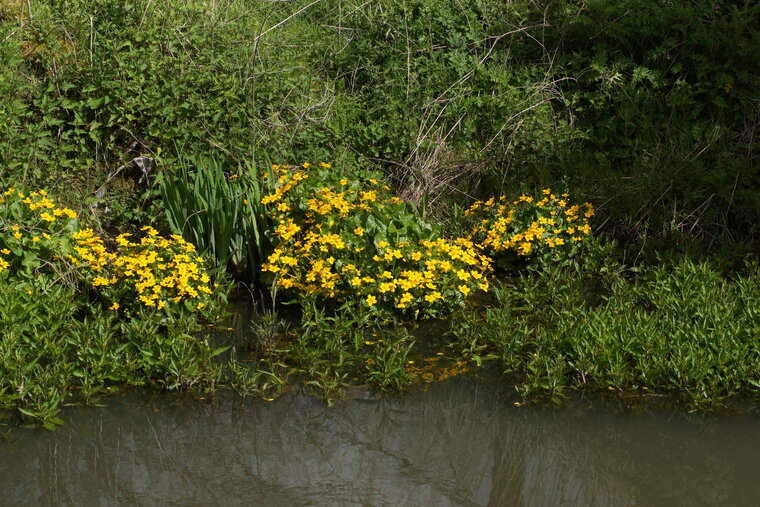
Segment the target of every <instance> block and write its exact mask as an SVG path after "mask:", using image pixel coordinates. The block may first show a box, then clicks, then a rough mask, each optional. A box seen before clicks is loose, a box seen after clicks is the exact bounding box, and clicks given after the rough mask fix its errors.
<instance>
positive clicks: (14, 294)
mask: <svg viewBox="0 0 760 507" xmlns="http://www.w3.org/2000/svg"><path fill="white" fill-rule="evenodd" d="M0 329H2V331H1V332H0V410H3V411H5V410H9V409H18V410H19V411H20V412H21V413H22V414H24V415H26V416H29V417H31V418H33V419H35V420H37V421H39V422H40V423H41V424H42V425H43V426H44V427H45V428H48V429H53V428H54V427H55V426H56V425H60V424H62V423H63V421H62V420H61V419H60V418H59V417H58V415H57V414H58V413H59V411H60V410H61V407H62V406H63V405H64V404H67V403H80V402H85V403H92V402H94V401H95V400H97V399H98V397H99V396H101V395H104V394H107V393H109V392H112V391H114V390H115V389H118V388H120V387H121V386H124V385H150V386H155V387H157V388H162V389H169V390H178V389H182V390H194V391H199V392H205V391H207V390H213V389H215V388H216V386H217V384H218V382H219V378H220V375H221V367H220V366H219V365H217V364H216V363H215V362H214V361H213V360H212V358H213V357H214V355H216V354H218V353H219V352H220V351H219V350H214V349H212V348H211V347H210V346H209V345H208V343H207V342H206V341H205V340H203V339H199V338H196V337H193V336H191V335H190V334H188V333H195V332H197V331H198V330H199V326H198V325H197V323H196V321H195V319H191V318H183V319H180V320H177V321H167V320H165V319H161V317H160V315H157V314H155V313H152V314H151V313H142V314H139V315H135V316H133V317H132V318H129V319H124V318H122V319H120V318H119V317H118V316H117V314H115V313H113V312H108V311H107V310H106V309H105V308H103V307H102V306H100V305H92V304H89V302H88V301H87V300H86V299H84V298H82V296H81V294H78V293H77V292H76V291H75V289H74V288H71V287H65V286H61V285H56V286H52V287H50V288H49V289H47V290H45V291H42V290H34V291H32V290H30V291H29V292H27V291H24V290H19V289H18V288H17V287H16V286H15V285H14V284H13V283H12V281H10V280H8V279H3V278H0Z"/></svg>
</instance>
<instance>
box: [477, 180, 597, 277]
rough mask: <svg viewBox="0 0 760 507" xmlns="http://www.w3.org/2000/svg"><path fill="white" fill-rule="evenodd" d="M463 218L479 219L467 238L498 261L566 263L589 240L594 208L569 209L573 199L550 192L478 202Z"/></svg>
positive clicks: (546, 190)
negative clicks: (515, 257)
mask: <svg viewBox="0 0 760 507" xmlns="http://www.w3.org/2000/svg"><path fill="white" fill-rule="evenodd" d="M464 214H465V216H470V217H472V218H473V219H474V220H475V226H474V227H473V229H472V232H471V234H470V236H469V239H470V240H471V241H473V242H476V243H477V244H478V245H480V246H481V247H482V248H483V249H485V251H486V252H487V253H488V254H489V255H490V256H491V257H492V258H495V259H497V260H501V259H508V258H509V256H510V255H512V256H517V257H518V258H524V259H526V260H531V261H536V262H537V263H538V264H539V265H544V266H545V265H548V264H549V263H551V264H554V265H556V264H562V263H566V262H569V261H570V260H572V259H573V258H574V257H575V256H577V255H578V254H579V253H580V251H581V248H582V247H583V244H584V243H585V241H586V240H587V239H588V238H589V237H590V235H591V226H590V225H589V222H588V220H589V218H591V217H592V216H594V206H593V205H592V204H591V203H589V202H586V203H583V204H582V205H579V204H571V203H570V202H569V195H568V194H567V193H563V194H561V195H555V194H554V193H552V190H551V189H550V188H546V189H544V190H542V192H541V196H540V197H539V198H534V197H531V196H528V195H525V194H523V195H521V196H520V197H518V198H517V199H515V200H513V201H510V200H509V199H508V198H507V197H506V196H501V197H499V198H498V199H496V198H493V197H492V198H490V199H488V200H487V201H476V202H475V203H474V204H473V205H472V206H471V207H470V208H469V209H468V210H466V211H465V213H464Z"/></svg>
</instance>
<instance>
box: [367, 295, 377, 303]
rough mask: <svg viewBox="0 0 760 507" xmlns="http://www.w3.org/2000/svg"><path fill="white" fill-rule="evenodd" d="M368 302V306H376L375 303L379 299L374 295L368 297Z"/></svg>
mask: <svg viewBox="0 0 760 507" xmlns="http://www.w3.org/2000/svg"><path fill="white" fill-rule="evenodd" d="M366 301H367V304H368V305H369V306H372V305H374V304H375V303H377V298H376V297H375V296H373V295H372V294H370V295H369V296H367V299H366Z"/></svg>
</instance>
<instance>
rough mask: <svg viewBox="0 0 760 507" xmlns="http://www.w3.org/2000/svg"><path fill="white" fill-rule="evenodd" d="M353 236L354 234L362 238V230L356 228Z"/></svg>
mask: <svg viewBox="0 0 760 507" xmlns="http://www.w3.org/2000/svg"><path fill="white" fill-rule="evenodd" d="M354 234H356V235H357V236H364V229H362V228H361V227H357V228H356V229H354Z"/></svg>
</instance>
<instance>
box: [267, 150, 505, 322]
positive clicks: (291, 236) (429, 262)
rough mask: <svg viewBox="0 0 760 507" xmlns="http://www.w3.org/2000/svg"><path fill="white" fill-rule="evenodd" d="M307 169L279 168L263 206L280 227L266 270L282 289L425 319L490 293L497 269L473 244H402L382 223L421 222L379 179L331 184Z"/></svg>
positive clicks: (421, 241)
mask: <svg viewBox="0 0 760 507" xmlns="http://www.w3.org/2000/svg"><path fill="white" fill-rule="evenodd" d="M322 167H323V168H325V167H327V168H329V166H327V165H326V164H322ZM307 169H308V165H306V166H305V167H304V166H301V167H293V168H290V167H282V166H274V170H275V174H276V175H277V178H278V179H277V187H276V190H275V192H274V193H273V194H271V195H269V196H267V197H265V198H264V199H263V200H262V202H263V203H264V204H268V205H272V206H273V208H274V209H273V211H272V216H273V218H274V220H275V223H276V224H277V225H276V227H275V228H274V236H275V238H276V240H277V245H276V248H275V250H274V252H273V253H272V254H271V255H270V256H269V258H268V262H267V263H266V264H265V265H264V266H263V270H264V271H267V272H271V273H274V274H275V277H276V278H275V281H276V283H277V284H278V285H279V286H281V287H283V288H286V289H295V290H297V291H301V292H305V293H314V294H319V295H321V296H323V297H326V298H335V299H339V300H344V299H359V300H361V301H362V302H363V304H364V305H366V306H369V307H383V308H386V309H391V308H396V309H399V310H403V311H415V312H421V313H422V314H423V315H436V314H438V313H440V312H441V311H444V310H446V309H448V308H450V307H452V306H454V305H456V304H459V303H461V302H462V300H463V299H464V298H465V297H467V296H468V295H470V294H471V293H472V292H473V291H476V290H478V289H480V290H487V289H488V281H487V275H488V273H489V272H490V269H491V261H490V259H489V258H488V257H486V256H485V255H482V254H481V253H480V252H479V251H478V249H477V248H476V246H475V245H474V244H473V243H472V242H471V241H470V240H468V239H465V238H458V239H454V240H445V239H440V238H439V239H435V240H429V239H426V238H424V237H414V234H411V233H410V234H408V236H407V237H406V238H405V239H399V238H398V237H396V236H394V235H393V234H392V231H390V232H389V228H388V227H387V226H384V225H382V224H383V221H385V222H387V221H388V220H389V219H391V220H393V219H395V220H397V221H401V222H402V223H403V222H404V220H406V221H408V222H412V221H418V219H417V218H416V217H415V216H413V215H412V214H411V213H410V211H409V210H408V209H407V208H406V207H405V205H404V203H403V202H402V201H401V200H400V199H398V198H397V197H394V196H390V195H389V194H388V190H389V188H388V187H384V186H380V185H379V184H378V182H377V181H376V180H374V179H369V180H367V181H366V182H363V181H349V180H347V179H345V178H343V179H340V180H336V181H335V183H334V184H331V183H329V182H328V181H326V180H329V178H326V177H325V176H324V174H322V175H321V177H320V175H310V174H309V173H308V172H307V171H306V170H307ZM309 178H312V181H310V182H309V183H308V184H304V183H303V182H305V181H308V180H309ZM395 227H396V226H394V228H395Z"/></svg>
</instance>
